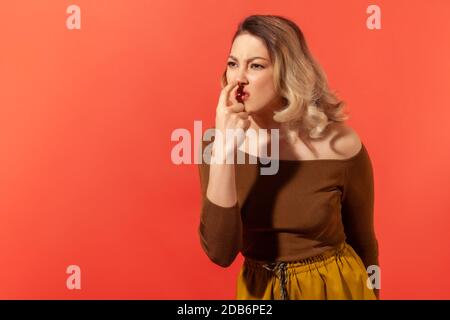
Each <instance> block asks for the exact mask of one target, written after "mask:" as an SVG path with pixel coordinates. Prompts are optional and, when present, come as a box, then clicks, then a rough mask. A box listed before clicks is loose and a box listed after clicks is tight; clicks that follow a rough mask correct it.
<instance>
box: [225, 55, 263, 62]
mask: <svg viewBox="0 0 450 320" xmlns="http://www.w3.org/2000/svg"><path fill="white" fill-rule="evenodd" d="M229 58H230V59H233V60H235V61H238V59H236V58H235V57H233V56H229ZM255 59H263V60H267V59H266V58H262V57H253V58H250V59H247V62H249V61H252V60H255ZM267 61H269V60H267Z"/></svg>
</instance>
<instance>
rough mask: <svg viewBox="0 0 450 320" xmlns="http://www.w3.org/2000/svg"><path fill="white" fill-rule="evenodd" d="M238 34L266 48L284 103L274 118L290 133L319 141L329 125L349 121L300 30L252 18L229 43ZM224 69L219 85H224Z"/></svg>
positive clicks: (276, 19)
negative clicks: (258, 41) (296, 132)
mask: <svg viewBox="0 0 450 320" xmlns="http://www.w3.org/2000/svg"><path fill="white" fill-rule="evenodd" d="M241 34H251V35H254V36H256V37H258V38H260V39H261V40H262V41H263V42H264V43H265V45H266V47H267V49H268V52H269V55H270V59H271V61H272V63H273V69H274V77H273V81H274V87H275V90H276V92H278V94H279V95H280V96H281V97H282V100H283V101H284V102H285V103H284V107H283V108H282V110H280V111H274V116H273V119H274V120H275V121H277V122H279V123H282V124H284V125H286V126H287V127H288V128H289V129H290V130H293V131H298V130H299V129H301V130H304V131H306V133H307V134H308V135H309V137H310V138H313V139H314V138H321V137H322V136H323V134H324V131H325V129H326V127H327V126H328V124H329V123H332V122H343V121H345V120H347V119H348V118H349V115H348V113H347V112H346V110H344V107H345V106H346V104H345V102H344V101H342V100H339V99H338V98H337V96H336V95H335V94H334V93H333V92H332V91H331V90H330V89H329V87H328V80H327V77H326V74H325V72H324V71H323V70H322V67H321V66H320V65H319V64H318V63H317V62H316V61H315V59H314V58H313V56H312V55H311V52H310V51H309V48H308V46H307V44H306V40H305V37H304V36H303V32H302V31H301V30H300V28H299V27H298V26H297V25H296V24H295V23H294V22H292V21H291V20H289V19H287V18H284V17H281V16H275V15H252V16H248V17H247V18H245V19H244V20H243V21H242V22H241V23H240V24H239V26H238V29H237V31H236V32H235V34H234V36H233V39H232V41H231V43H233V42H234V40H235V38H236V37H237V36H239V35H241ZM226 72H227V69H226V68H225V71H224V73H223V75H222V79H221V81H222V86H226V85H227V78H226Z"/></svg>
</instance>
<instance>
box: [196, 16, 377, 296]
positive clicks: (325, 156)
mask: <svg viewBox="0 0 450 320" xmlns="http://www.w3.org/2000/svg"><path fill="white" fill-rule="evenodd" d="M238 83H239V84H240V85H241V86H243V93H242V92H241V93H240V94H238V93H239V90H238V86H237V84H238ZM222 87H223V89H222V92H221V96H220V100H219V105H218V106H217V109H216V123H215V128H214V129H215V130H216V131H220V132H221V133H225V130H226V129H242V130H244V131H246V130H247V131H248V129H249V128H252V129H255V130H259V129H278V130H279V131H278V132H279V141H277V143H278V144H279V159H278V161H279V169H278V172H277V173H276V174H275V175H260V174H259V168H260V166H261V164H260V163H259V162H261V161H260V160H261V158H260V157H259V156H258V155H259V154H252V153H251V152H250V150H249V148H248V146H249V143H246V140H247V139H248V137H247V136H245V137H244V139H242V141H239V140H238V141H235V143H234V146H233V147H234V149H235V150H236V152H242V153H244V155H245V157H246V159H247V160H246V162H245V164H229V163H228V164H227V163H223V162H220V161H214V162H211V163H210V164H205V163H203V164H200V165H199V170H200V182H201V189H202V212H201V218H200V226H199V235H200V240H201V245H202V248H203V250H204V251H205V252H206V254H207V255H208V256H209V258H210V259H211V260H212V261H213V262H214V263H216V264H218V265H220V266H223V267H227V266H229V265H230V264H231V263H232V262H233V261H234V259H235V257H236V256H237V254H238V253H239V252H241V253H242V255H243V256H244V257H245V260H244V263H243V265H242V267H241V269H240V273H239V277H238V279H237V292H236V293H237V295H236V298H237V299H378V297H379V291H378V289H375V288H373V287H372V286H371V283H372V282H371V281H367V280H368V276H369V274H368V270H367V268H369V266H378V242H377V239H376V236H375V232H374V224H373V207H374V186H373V171H372V165H371V161H370V158H369V154H368V152H367V150H366V148H365V146H364V144H363V143H362V142H361V140H360V139H359V137H358V135H357V133H356V132H355V131H354V130H353V129H352V128H350V127H349V126H348V125H346V124H345V123H344V121H345V120H347V118H348V115H347V114H344V113H343V110H342V109H343V107H344V103H343V102H342V101H339V100H338V99H337V98H336V97H335V95H334V94H333V93H331V92H330V90H329V88H328V85H327V79H326V76H325V74H324V72H323V71H322V70H321V68H320V66H319V65H318V63H317V62H315V60H314V59H313V57H312V55H311V53H310V51H309V49H308V47H307V44H306V42H305V38H304V36H303V34H302V32H301V30H300V29H299V27H298V26H297V25H296V24H295V23H293V22H292V21H290V20H288V19H286V18H283V17H280V16H270V15H254V16H249V17H247V18H246V19H245V20H244V21H243V22H241V23H240V25H239V27H238V30H237V31H236V33H235V35H234V37H233V41H232V48H231V52H230V57H229V59H228V64H227V68H226V70H225V72H224V74H223V77H222ZM241 91H242V90H241ZM240 97H242V99H241V98H240ZM271 139H273V137H271V136H268V139H267V140H265V141H262V142H261V141H260V142H259V144H260V145H259V148H262V147H264V146H266V145H267V144H271V143H273V142H274V141H271ZM211 145H212V147H211V150H212V155H213V157H217V155H218V154H219V155H223V153H219V152H217V150H218V148H220V146H219V145H218V143H216V141H214V142H213V143H211ZM272 156H273V155H272ZM251 158H253V159H254V158H256V159H258V160H259V161H258V162H257V163H256V164H255V163H251V161H250V159H251ZM213 159H216V158H213ZM216 160H217V159H216ZM370 280H371V279H370Z"/></svg>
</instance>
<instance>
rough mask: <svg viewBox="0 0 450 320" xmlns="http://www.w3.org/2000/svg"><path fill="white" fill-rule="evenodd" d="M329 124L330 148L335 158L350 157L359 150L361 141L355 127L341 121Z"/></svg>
mask: <svg viewBox="0 0 450 320" xmlns="http://www.w3.org/2000/svg"><path fill="white" fill-rule="evenodd" d="M330 126H331V127H330V129H331V132H332V134H331V139H330V148H331V150H332V152H333V153H335V156H336V157H337V158H340V159H346V158H351V157H353V156H355V155H357V154H358V153H359V151H361V148H362V141H361V139H360V137H359V135H358V133H357V132H356V131H355V129H353V128H352V127H350V126H349V125H348V124H346V123H343V122H335V123H333V124H330Z"/></svg>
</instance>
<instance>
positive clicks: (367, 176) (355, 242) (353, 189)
mask: <svg viewBox="0 0 450 320" xmlns="http://www.w3.org/2000/svg"><path fill="white" fill-rule="evenodd" d="M362 148H364V149H363V150H362V152H361V153H360V154H359V155H358V157H356V158H354V159H352V160H351V161H350V162H349V163H348V164H347V167H346V181H345V184H344V192H343V200H342V221H343V224H344V230H345V234H346V237H347V242H348V243H349V244H350V245H351V246H352V247H353V249H355V251H356V253H357V254H358V255H359V257H360V258H361V260H362V261H363V263H364V265H365V267H366V269H367V267H368V266H370V265H376V266H379V264H378V241H377V238H376V235H375V230H374V177H373V168H372V163H371V160H370V157H369V154H368V152H367V150H366V148H365V146H364V145H362ZM376 294H377V296H378V294H379V292H378V291H376Z"/></svg>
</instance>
